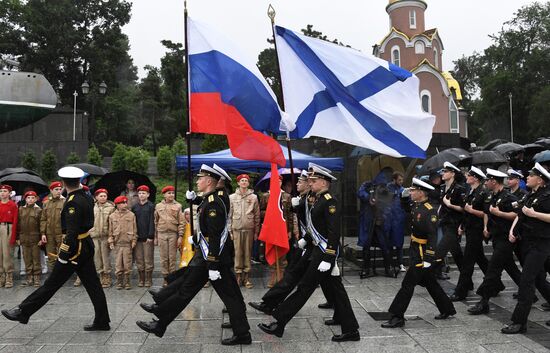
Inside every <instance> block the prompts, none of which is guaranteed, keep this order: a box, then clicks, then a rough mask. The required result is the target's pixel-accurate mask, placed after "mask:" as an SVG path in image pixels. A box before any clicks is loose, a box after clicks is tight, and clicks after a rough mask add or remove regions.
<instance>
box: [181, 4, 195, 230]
mask: <svg viewBox="0 0 550 353" xmlns="http://www.w3.org/2000/svg"><path fill="white" fill-rule="evenodd" d="M183 4H184V5H183V6H184V10H183V25H184V27H185V34H184V37H185V38H184V41H185V44H184V46H185V48H184V49H185V63H184V64H185V73H184V77H185V84H186V85H187V109H184V111H183V114H184V119H185V120H187V133H186V135H187V136H186V137H187V139H186V140H187V184H188V185H187V190H189V191H191V190H193V187H192V185H193V174H192V172H191V117H190V114H189V107H190V100H189V97H190V94H189V38H188V35H187V33H188V27H187V0H185V1H184V2H183ZM189 228H190V230H191V236H194V235H195V231H194V227H193V201H192V200H191V201H189ZM183 241H187V239H183Z"/></svg>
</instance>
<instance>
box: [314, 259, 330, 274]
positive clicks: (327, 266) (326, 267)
mask: <svg viewBox="0 0 550 353" xmlns="http://www.w3.org/2000/svg"><path fill="white" fill-rule="evenodd" d="M317 269H318V270H319V271H321V272H327V271H328V270H330V262H326V261H321V263H320V264H319V267H317Z"/></svg>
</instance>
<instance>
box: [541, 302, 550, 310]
mask: <svg viewBox="0 0 550 353" xmlns="http://www.w3.org/2000/svg"><path fill="white" fill-rule="evenodd" d="M540 306H541V308H542V310H544V311H550V303H542V304H541V305H540Z"/></svg>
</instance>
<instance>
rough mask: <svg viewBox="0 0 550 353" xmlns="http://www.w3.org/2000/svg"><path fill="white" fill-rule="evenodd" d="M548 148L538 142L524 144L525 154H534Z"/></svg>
mask: <svg viewBox="0 0 550 353" xmlns="http://www.w3.org/2000/svg"><path fill="white" fill-rule="evenodd" d="M545 149H546V148H545V147H544V146H542V145H539V144H538V143H529V144H527V145H523V150H524V151H525V154H527V155H529V156H532V155H534V154H536V153H539V152H540V151H544V150H545Z"/></svg>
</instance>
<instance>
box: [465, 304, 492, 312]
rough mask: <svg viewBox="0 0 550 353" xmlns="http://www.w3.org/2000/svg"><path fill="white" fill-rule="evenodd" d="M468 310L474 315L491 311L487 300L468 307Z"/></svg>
mask: <svg viewBox="0 0 550 353" xmlns="http://www.w3.org/2000/svg"><path fill="white" fill-rule="evenodd" d="M468 312H469V313H470V314H472V315H481V314H488V313H489V303H485V302H479V303H477V304H476V305H474V306H473V307H471V308H470V309H468Z"/></svg>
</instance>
